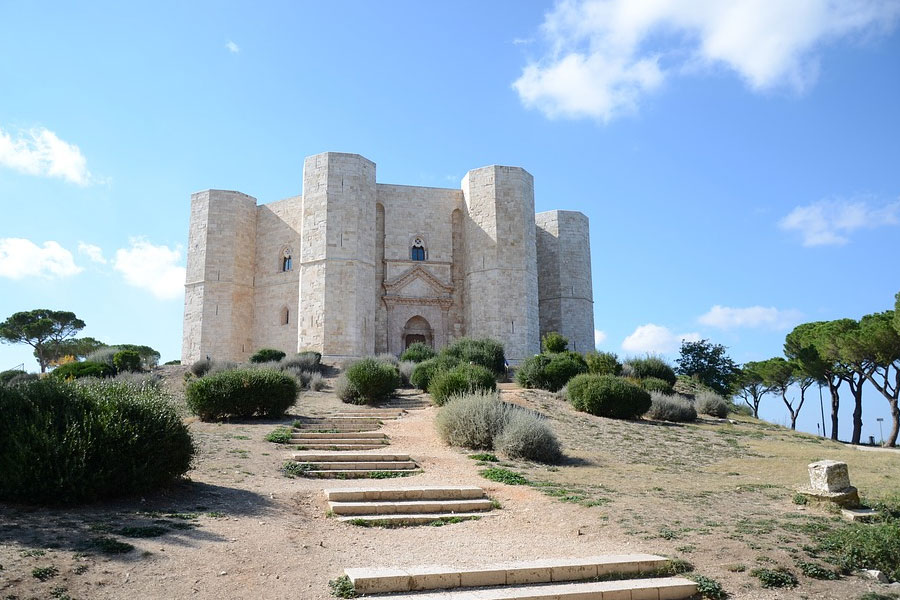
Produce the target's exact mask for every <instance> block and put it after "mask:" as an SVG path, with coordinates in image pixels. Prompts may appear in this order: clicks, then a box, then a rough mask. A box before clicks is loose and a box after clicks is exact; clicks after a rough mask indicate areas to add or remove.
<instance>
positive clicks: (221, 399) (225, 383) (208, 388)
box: [185, 369, 299, 421]
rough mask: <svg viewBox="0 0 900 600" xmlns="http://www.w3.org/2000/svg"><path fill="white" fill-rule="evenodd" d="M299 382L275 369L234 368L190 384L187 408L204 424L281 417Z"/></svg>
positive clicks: (294, 396) (293, 396)
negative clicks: (207, 422)
mask: <svg viewBox="0 0 900 600" xmlns="http://www.w3.org/2000/svg"><path fill="white" fill-rule="evenodd" d="M298 392H299V390H298V387H297V380H296V379H294V378H293V377H291V376H289V375H286V374H284V373H281V372H278V371H275V370H272V369H235V370H231V371H224V372H222V373H216V374H213V375H207V376H206V377H203V378H201V379H197V380H195V381H192V382H191V383H189V384H188V386H187V388H186V389H185V400H186V401H187V406H188V408H189V409H190V410H191V412H193V413H194V414H196V415H197V416H199V417H200V418H201V419H202V420H204V421H215V420H219V419H223V418H226V417H240V418H246V417H252V416H254V415H261V416H266V417H279V416H281V415H283V414H284V412H285V411H286V410H287V409H288V408H290V407H291V406H293V405H294V402H296V400H297V394H298Z"/></svg>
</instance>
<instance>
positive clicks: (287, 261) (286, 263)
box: [281, 250, 291, 271]
mask: <svg viewBox="0 0 900 600" xmlns="http://www.w3.org/2000/svg"><path fill="white" fill-rule="evenodd" d="M281 270H282V271H290V270H291V251H290V250H285V251H284V254H283V255H282V258H281Z"/></svg>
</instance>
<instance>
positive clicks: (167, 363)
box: [163, 359, 181, 367]
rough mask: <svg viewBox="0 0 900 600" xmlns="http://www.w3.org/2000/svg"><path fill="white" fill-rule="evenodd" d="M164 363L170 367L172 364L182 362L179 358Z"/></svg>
mask: <svg viewBox="0 0 900 600" xmlns="http://www.w3.org/2000/svg"><path fill="white" fill-rule="evenodd" d="M163 364H164V365H166V366H167V367H168V366H171V365H180V364H181V361H180V360H178V359H175V360H167V361H166V362H164V363H163Z"/></svg>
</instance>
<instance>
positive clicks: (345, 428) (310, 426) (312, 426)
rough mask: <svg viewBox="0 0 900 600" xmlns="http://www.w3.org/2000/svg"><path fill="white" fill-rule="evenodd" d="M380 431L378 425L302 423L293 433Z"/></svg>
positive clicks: (296, 426)
mask: <svg viewBox="0 0 900 600" xmlns="http://www.w3.org/2000/svg"><path fill="white" fill-rule="evenodd" d="M379 429H381V425H380V424H376V425H345V424H341V425H319V424H316V423H304V424H303V425H295V426H294V433H298V432H304V431H313V432H321V433H330V432H334V433H361V432H363V431H377V430H379Z"/></svg>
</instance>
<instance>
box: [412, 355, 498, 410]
mask: <svg viewBox="0 0 900 600" xmlns="http://www.w3.org/2000/svg"><path fill="white" fill-rule="evenodd" d="M496 389H497V380H496V379H494V374H493V373H491V372H490V371H488V370H487V369H485V368H484V367H482V366H480V365H458V366H456V367H453V368H452V369H450V370H449V371H438V372H437V373H436V374H435V375H434V377H432V379H431V382H430V383H429V385H428V392H429V393H430V394H431V399H432V400H433V401H434V403H435V404H437V405H438V406H443V405H444V404H446V403H447V401H448V400H450V398H452V397H453V396H460V395H463V394H468V393H471V392H477V391H485V392H493V391H494V390H496Z"/></svg>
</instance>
